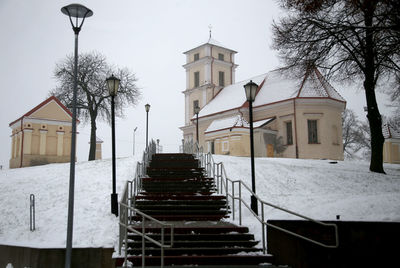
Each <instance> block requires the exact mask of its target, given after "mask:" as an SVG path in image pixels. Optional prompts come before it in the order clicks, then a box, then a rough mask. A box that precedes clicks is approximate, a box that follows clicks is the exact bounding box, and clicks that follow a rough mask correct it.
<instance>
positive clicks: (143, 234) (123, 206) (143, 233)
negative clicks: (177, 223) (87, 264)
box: [119, 203, 174, 267]
mask: <svg viewBox="0 0 400 268" xmlns="http://www.w3.org/2000/svg"><path fill="white" fill-rule="evenodd" d="M122 209H124V212H125V213H124V214H125V215H128V214H129V211H132V212H134V214H139V215H140V216H141V217H142V224H141V226H142V231H141V232H139V231H138V230H136V229H134V228H133V225H132V224H129V223H128V222H129V221H128V218H127V217H126V218H125V219H124V222H121V221H120V223H119V224H120V226H121V227H122V228H124V229H125V231H124V238H125V252H124V255H125V256H124V257H125V258H124V259H125V260H124V267H126V265H127V260H128V247H127V244H128V230H129V231H131V232H133V233H135V234H137V235H139V236H141V237H142V267H145V265H146V264H145V256H146V247H145V244H146V243H145V240H148V241H150V242H152V243H154V244H155V245H157V246H159V247H160V249H161V265H160V267H164V249H165V248H171V247H172V246H173V245H174V225H173V224H169V223H164V222H161V221H159V220H156V219H155V218H153V217H151V216H149V215H147V214H145V213H143V212H141V211H140V210H138V209H136V208H134V207H131V206H128V205H126V204H123V203H120V211H121V212H122ZM146 219H148V220H149V221H151V222H154V223H156V224H159V225H160V226H161V241H160V242H159V241H157V240H155V239H153V238H151V237H150V236H148V235H146ZM165 228H170V243H169V245H168V244H165ZM120 255H121V247H120Z"/></svg>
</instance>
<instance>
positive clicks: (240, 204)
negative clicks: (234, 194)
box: [239, 181, 242, 225]
mask: <svg viewBox="0 0 400 268" xmlns="http://www.w3.org/2000/svg"><path fill="white" fill-rule="evenodd" d="M239 225H242V181H239Z"/></svg>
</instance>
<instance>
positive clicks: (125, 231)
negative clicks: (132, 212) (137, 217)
mask: <svg viewBox="0 0 400 268" xmlns="http://www.w3.org/2000/svg"><path fill="white" fill-rule="evenodd" d="M124 211H125V219H124V220H125V229H124V237H125V265H128V208H127V207H125V210H124Z"/></svg>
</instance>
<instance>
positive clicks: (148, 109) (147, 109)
mask: <svg viewBox="0 0 400 268" xmlns="http://www.w3.org/2000/svg"><path fill="white" fill-rule="evenodd" d="M144 109H145V110H146V112H147V113H148V112H149V111H150V104H148V103H147V104H146V105H145V106H144Z"/></svg>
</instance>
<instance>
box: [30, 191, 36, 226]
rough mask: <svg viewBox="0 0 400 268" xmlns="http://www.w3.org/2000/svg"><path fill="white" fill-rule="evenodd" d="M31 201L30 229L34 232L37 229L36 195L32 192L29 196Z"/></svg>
mask: <svg viewBox="0 0 400 268" xmlns="http://www.w3.org/2000/svg"><path fill="white" fill-rule="evenodd" d="M29 203H30V209H29V210H30V213H29V214H30V217H29V220H30V221H29V223H30V224H29V225H30V230H31V231H32V232H33V231H35V195H34V194H31V195H30V196H29Z"/></svg>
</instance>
